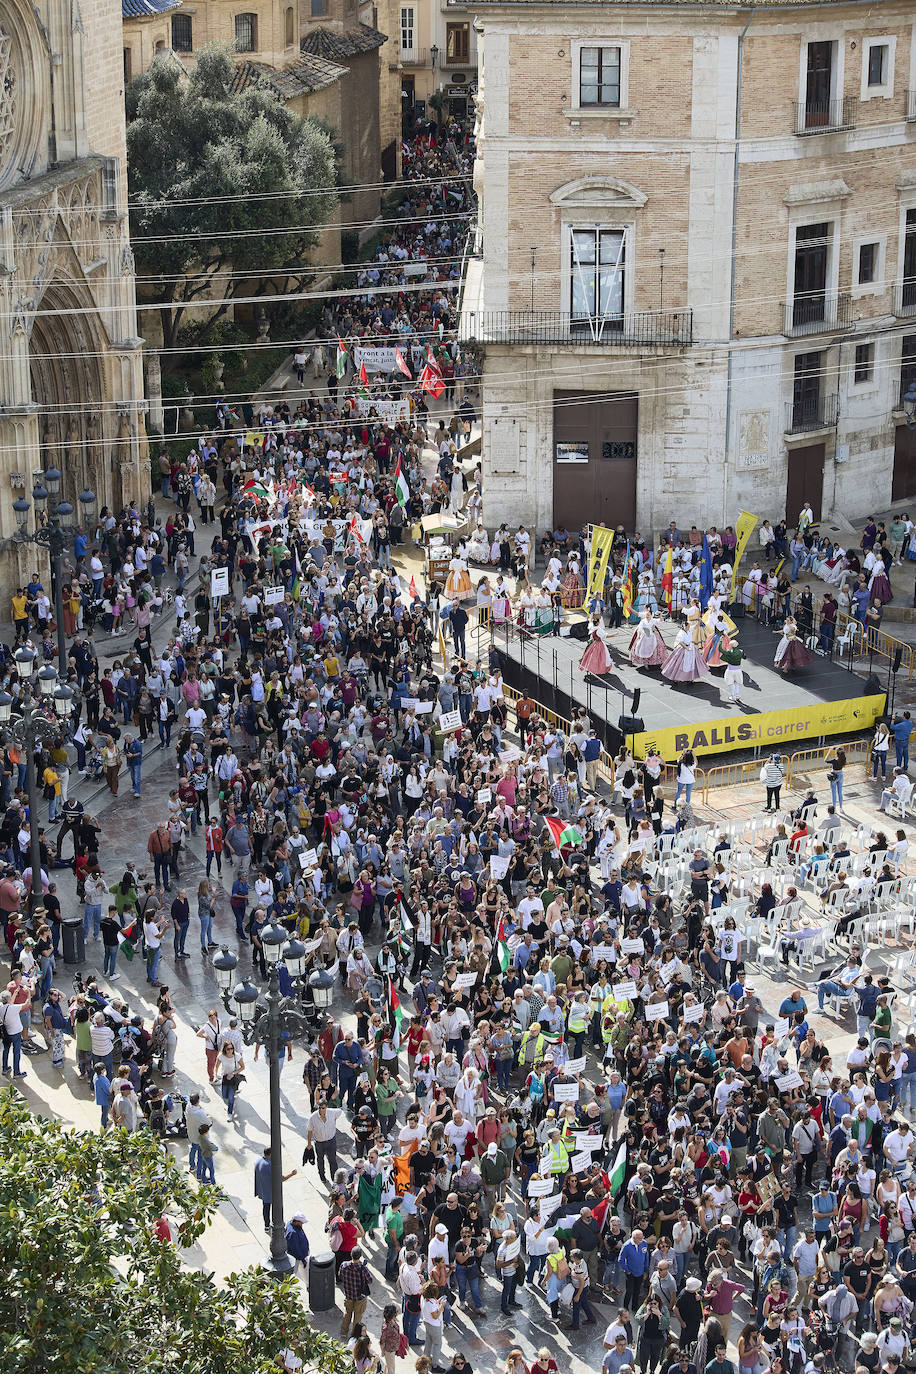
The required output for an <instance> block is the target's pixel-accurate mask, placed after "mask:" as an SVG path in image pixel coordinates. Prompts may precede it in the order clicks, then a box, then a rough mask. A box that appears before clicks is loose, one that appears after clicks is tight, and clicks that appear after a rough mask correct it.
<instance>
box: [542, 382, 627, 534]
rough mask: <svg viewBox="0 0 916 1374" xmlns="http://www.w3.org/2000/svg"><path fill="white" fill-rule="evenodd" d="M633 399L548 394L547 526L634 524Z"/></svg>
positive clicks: (578, 393)
mask: <svg viewBox="0 0 916 1374" xmlns="http://www.w3.org/2000/svg"><path fill="white" fill-rule="evenodd" d="M638 420H639V399H638V397H637V396H636V395H634V394H633V393H631V392H585V391H555V392H554V393H553V438H554V446H553V447H554V454H553V520H554V527H556V526H557V525H559V524H563V525H565V526H566V528H567V529H568V530H579V529H583V528H584V527H585V526H586V525H587V524H589V523H594V524H597V525H609V526H615V525H623V526H624V528H625V529H626V530H630V531H632V530H633V529H634V528H635V524H636V463H637V433H638Z"/></svg>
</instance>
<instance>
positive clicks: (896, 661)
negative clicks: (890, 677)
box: [892, 644, 903, 673]
mask: <svg viewBox="0 0 916 1374" xmlns="http://www.w3.org/2000/svg"><path fill="white" fill-rule="evenodd" d="M902 658H903V645H902V644H898V645H897V652H896V653H895V654H894V666H893V669H892V671H893V672H895V673H899V672H900V660H901V659H902Z"/></svg>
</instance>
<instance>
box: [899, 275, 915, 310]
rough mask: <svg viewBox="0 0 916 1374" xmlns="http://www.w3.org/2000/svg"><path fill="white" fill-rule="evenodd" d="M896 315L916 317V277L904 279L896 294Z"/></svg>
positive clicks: (900, 282)
mask: <svg viewBox="0 0 916 1374" xmlns="http://www.w3.org/2000/svg"><path fill="white" fill-rule="evenodd" d="M894 314H895V315H916V277H903V278H901V280H900V281H898V283H897V289H896V290H895V292H894Z"/></svg>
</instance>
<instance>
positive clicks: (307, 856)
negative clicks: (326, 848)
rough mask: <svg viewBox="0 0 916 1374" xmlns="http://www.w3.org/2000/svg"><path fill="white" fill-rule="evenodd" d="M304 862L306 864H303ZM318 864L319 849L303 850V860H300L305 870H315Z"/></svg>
mask: <svg viewBox="0 0 916 1374" xmlns="http://www.w3.org/2000/svg"><path fill="white" fill-rule="evenodd" d="M303 861H304V862H303ZM317 862H318V850H317V849H303V851H302V856H301V859H300V863H303V867H305V868H314V866H315V864H317Z"/></svg>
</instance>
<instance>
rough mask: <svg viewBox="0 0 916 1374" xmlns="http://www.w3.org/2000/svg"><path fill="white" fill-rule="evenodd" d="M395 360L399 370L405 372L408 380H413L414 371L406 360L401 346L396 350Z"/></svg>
mask: <svg viewBox="0 0 916 1374" xmlns="http://www.w3.org/2000/svg"><path fill="white" fill-rule="evenodd" d="M394 361H395V364H396V365H397V369H398V371H399V372H403V374H404V376H405V377H406V378H407V379H408V381H411V382H412V381H413V373H412V372H411V370H410V368H409V367H408V366H407V364H406V363H405V361H404V355H403V354H402V353H401V350H400V349H399V348H396V349H395V350H394Z"/></svg>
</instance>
